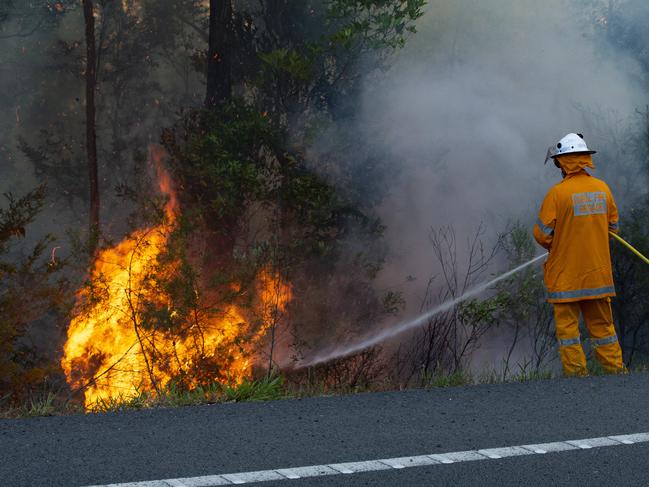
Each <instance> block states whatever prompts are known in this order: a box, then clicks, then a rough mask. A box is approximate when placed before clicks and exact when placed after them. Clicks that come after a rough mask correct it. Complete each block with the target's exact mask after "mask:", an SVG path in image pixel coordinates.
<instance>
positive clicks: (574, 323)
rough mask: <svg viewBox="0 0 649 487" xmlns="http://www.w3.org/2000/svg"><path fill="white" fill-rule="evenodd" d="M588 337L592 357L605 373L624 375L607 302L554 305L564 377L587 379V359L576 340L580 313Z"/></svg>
mask: <svg viewBox="0 0 649 487" xmlns="http://www.w3.org/2000/svg"><path fill="white" fill-rule="evenodd" d="M580 312H581V314H582V315H583V316H584V322H585V323H586V328H587V329H588V334H589V335H590V340H591V344H592V346H593V348H594V351H595V357H596V358H597V360H599V362H600V363H601V364H602V366H603V367H604V369H605V370H606V371H607V372H611V373H619V372H624V371H625V368H624V363H623V361H622V350H621V349H620V344H619V342H618V340H617V335H616V334H615V326H614V325H613V314H612V312H611V300H610V298H602V299H590V300H584V301H576V302H573V303H554V319H555V323H556V327H557V338H558V340H559V356H560V357H561V363H562V364H563V371H564V373H565V374H566V375H586V374H588V368H587V366H586V356H585V355H584V350H583V348H582V347H581V339H580V336H579V313H580Z"/></svg>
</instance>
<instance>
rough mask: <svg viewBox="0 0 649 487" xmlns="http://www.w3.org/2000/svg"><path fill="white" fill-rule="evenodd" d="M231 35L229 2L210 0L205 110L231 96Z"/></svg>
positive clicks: (230, 3)
mask: <svg viewBox="0 0 649 487" xmlns="http://www.w3.org/2000/svg"><path fill="white" fill-rule="evenodd" d="M231 34H232V2H231V0H210V20H209V41H208V42H209V48H208V57H207V93H206V96H205V107H206V108H213V107H215V106H217V105H218V104H220V103H222V102H224V101H226V100H228V99H229V98H230V96H231V92H232V79H231V73H230V70H231V59H230V55H231V52H230V50H231V48H232V35H231Z"/></svg>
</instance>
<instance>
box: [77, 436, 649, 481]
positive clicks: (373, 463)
mask: <svg viewBox="0 0 649 487" xmlns="http://www.w3.org/2000/svg"><path fill="white" fill-rule="evenodd" d="M647 442H649V433H633V434H630V435H617V436H602V437H599V438H586V439H582V440H565V441H556V442H551V443H539V444H536V445H519V446H509V447H502V448H486V449H481V450H467V451H457V452H448V453H436V454H431V455H419V456H413V457H399V458H382V459H379V460H368V461H364V462H347V463H331V464H328V465H311V466H308V467H292V468H279V469H274V470H259V471H255V472H239V473H226V474H220V475H207V476H203V477H189V478H178V479H165V480H150V481H144V482H129V483H122V484H108V485H94V486H89V487H216V486H220V485H242V484H251V483H256V482H267V481H271V480H274V481H281V480H283V481H288V480H295V479H301V478H310V477H322V476H325V475H352V474H357V473H362V472H376V471H379V470H392V469H395V470H402V469H405V468H410V467H424V466H433V465H442V464H451V463H460V462H471V461H480V460H500V459H503V458H511V457H516V456H522V455H545V454H548V453H558V452H565V451H575V450H589V449H592V448H605V447H613V446H621V445H633V444H636V443H647Z"/></svg>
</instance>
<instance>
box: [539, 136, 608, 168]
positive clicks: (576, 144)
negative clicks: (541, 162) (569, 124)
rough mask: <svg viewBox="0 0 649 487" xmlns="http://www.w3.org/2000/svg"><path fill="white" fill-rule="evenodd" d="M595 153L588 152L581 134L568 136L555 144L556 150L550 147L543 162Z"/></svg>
mask: <svg viewBox="0 0 649 487" xmlns="http://www.w3.org/2000/svg"><path fill="white" fill-rule="evenodd" d="M596 152H597V151H594V150H590V149H589V148H588V146H587V145H586V141H584V136H583V135H581V134H568V135H566V136H565V137H563V138H562V139H561V140H560V141H559V142H557V145H556V148H555V147H550V148H549V149H548V153H547V155H546V157H545V162H548V159H550V158H554V157H557V156H562V155H564V154H595V153H596Z"/></svg>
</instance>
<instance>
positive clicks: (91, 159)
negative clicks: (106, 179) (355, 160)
mask: <svg viewBox="0 0 649 487" xmlns="http://www.w3.org/2000/svg"><path fill="white" fill-rule="evenodd" d="M83 15H84V19H85V23H86V152H87V159H88V175H89V180H90V239H89V244H90V251H91V253H94V250H95V248H96V247H97V241H98V237H99V170H98V168H97V126H96V120H95V117H96V115H95V112H96V108H95V93H96V90H97V49H96V45H95V15H94V5H93V3H92V0H83Z"/></svg>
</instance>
